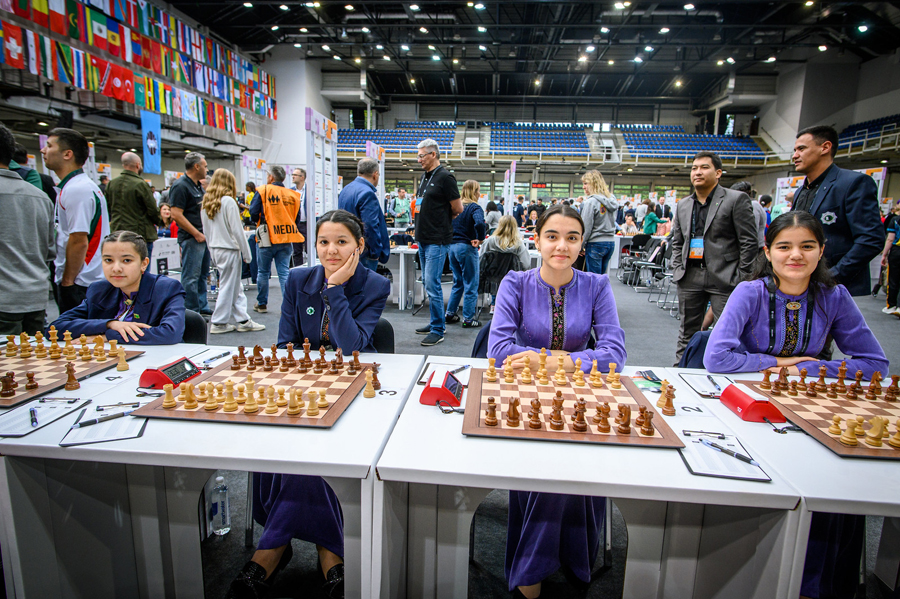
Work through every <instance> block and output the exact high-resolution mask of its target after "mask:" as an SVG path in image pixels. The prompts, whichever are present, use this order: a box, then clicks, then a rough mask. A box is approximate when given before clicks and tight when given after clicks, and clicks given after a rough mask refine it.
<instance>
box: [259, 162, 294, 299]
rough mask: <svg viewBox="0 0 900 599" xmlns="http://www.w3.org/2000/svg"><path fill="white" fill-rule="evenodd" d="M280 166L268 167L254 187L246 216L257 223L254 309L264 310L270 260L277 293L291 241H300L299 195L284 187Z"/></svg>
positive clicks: (286, 268)
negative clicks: (264, 180) (257, 184)
mask: <svg viewBox="0 0 900 599" xmlns="http://www.w3.org/2000/svg"><path fill="white" fill-rule="evenodd" d="M286 175H287V174H286V173H285V172H284V167H281V166H278V165H277V164H273V165H271V166H269V172H268V174H267V175H266V184H265V185H261V186H260V187H258V188H257V189H256V194H255V195H254V196H253V200H252V201H251V202H250V218H251V220H252V221H253V222H254V223H256V224H257V229H256V242H257V244H258V247H257V250H256V252H257V253H256V262H257V267H258V268H257V273H256V305H255V306H254V307H253V309H254V310H255V311H256V312H266V311H268V305H267V304H268V301H269V277H271V275H272V262H274V263H275V270H276V271H277V272H278V283H279V284H280V285H281V296H282V298H283V297H284V286H285V285H286V284H287V279H288V273H289V272H290V269H291V257H292V256H293V255H294V249H293V244H294V243H300V242H302V241H303V240H304V237H303V234H302V233H300V219H301V218H302V215H301V214H300V194H299V193H297V192H296V191H294V190H292V189H288V188H287V187H285V186H284V179H285V176H286Z"/></svg>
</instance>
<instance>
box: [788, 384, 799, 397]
mask: <svg viewBox="0 0 900 599" xmlns="http://www.w3.org/2000/svg"><path fill="white" fill-rule="evenodd" d="M787 394H788V395H790V396H791V397H797V381H791V387H790V389H788V392H787Z"/></svg>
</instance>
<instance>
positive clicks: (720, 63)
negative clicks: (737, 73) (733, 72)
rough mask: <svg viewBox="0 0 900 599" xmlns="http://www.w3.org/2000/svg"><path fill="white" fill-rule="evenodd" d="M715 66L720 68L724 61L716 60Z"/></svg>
mask: <svg viewBox="0 0 900 599" xmlns="http://www.w3.org/2000/svg"><path fill="white" fill-rule="evenodd" d="M716 64H717V65H719V66H722V65H723V64H725V61H724V60H717V61H716Z"/></svg>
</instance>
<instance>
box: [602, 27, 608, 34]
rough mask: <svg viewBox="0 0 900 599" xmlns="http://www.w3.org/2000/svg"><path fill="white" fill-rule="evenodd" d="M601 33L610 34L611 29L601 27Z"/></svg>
mask: <svg viewBox="0 0 900 599" xmlns="http://www.w3.org/2000/svg"><path fill="white" fill-rule="evenodd" d="M600 33H609V27H601V28H600Z"/></svg>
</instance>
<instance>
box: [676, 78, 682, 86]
mask: <svg viewBox="0 0 900 599" xmlns="http://www.w3.org/2000/svg"><path fill="white" fill-rule="evenodd" d="M675 87H681V79H678V80H677V81H675Z"/></svg>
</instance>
